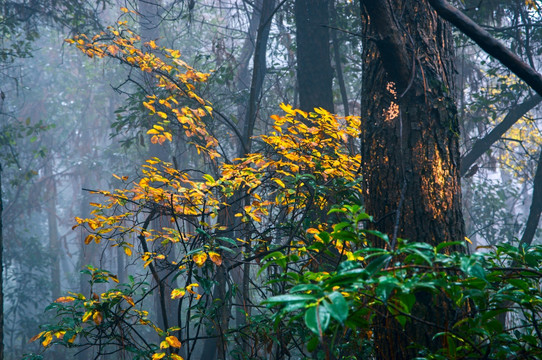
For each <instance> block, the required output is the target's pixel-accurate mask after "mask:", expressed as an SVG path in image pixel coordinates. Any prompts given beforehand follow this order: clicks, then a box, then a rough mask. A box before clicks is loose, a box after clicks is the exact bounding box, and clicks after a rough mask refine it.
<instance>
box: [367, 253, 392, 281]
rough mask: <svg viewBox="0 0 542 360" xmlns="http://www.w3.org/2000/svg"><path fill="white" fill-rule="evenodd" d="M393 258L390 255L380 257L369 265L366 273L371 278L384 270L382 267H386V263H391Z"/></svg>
mask: <svg viewBox="0 0 542 360" xmlns="http://www.w3.org/2000/svg"><path fill="white" fill-rule="evenodd" d="M391 258H392V256H391V255H390V254H386V255H382V256H379V257H377V258H376V259H374V260H373V261H371V262H370V263H369V265H367V267H366V268H365V271H366V272H367V273H368V274H369V276H372V275H373V274H375V273H376V272H377V271H379V270H380V269H382V267H384V265H386V263H387V262H388V261H390V260H391Z"/></svg>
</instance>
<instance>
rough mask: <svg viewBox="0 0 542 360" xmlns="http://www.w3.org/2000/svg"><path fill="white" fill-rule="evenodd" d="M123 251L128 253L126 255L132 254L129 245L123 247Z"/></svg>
mask: <svg viewBox="0 0 542 360" xmlns="http://www.w3.org/2000/svg"><path fill="white" fill-rule="evenodd" d="M124 252H125V253H126V255H128V256H132V249H130V248H129V247H125V248H124Z"/></svg>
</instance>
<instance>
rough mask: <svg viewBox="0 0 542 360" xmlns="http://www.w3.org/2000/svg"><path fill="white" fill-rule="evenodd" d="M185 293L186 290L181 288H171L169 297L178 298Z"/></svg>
mask: <svg viewBox="0 0 542 360" xmlns="http://www.w3.org/2000/svg"><path fill="white" fill-rule="evenodd" d="M185 293H186V291H184V290H183V289H173V291H171V298H172V299H179V298H181V297H183V296H184V294H185Z"/></svg>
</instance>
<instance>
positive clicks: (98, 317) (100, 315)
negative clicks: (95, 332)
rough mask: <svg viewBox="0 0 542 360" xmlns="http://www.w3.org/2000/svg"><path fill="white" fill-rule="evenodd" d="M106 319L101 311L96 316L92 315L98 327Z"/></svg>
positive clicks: (95, 313)
mask: <svg viewBox="0 0 542 360" xmlns="http://www.w3.org/2000/svg"><path fill="white" fill-rule="evenodd" d="M103 319H104V317H103V315H102V313H101V312H100V311H95V312H94V315H92V320H93V321H94V323H95V324H96V325H100V324H101V323H102V321H103Z"/></svg>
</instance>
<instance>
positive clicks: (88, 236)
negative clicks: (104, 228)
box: [85, 234, 96, 245]
mask: <svg viewBox="0 0 542 360" xmlns="http://www.w3.org/2000/svg"><path fill="white" fill-rule="evenodd" d="M95 237H96V236H95V235H93V234H89V235H87V237H86V238H85V245H88V244H90V243H91V242H92V240H94V238H95Z"/></svg>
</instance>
